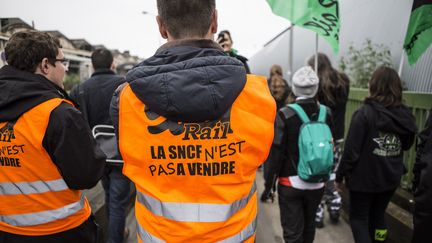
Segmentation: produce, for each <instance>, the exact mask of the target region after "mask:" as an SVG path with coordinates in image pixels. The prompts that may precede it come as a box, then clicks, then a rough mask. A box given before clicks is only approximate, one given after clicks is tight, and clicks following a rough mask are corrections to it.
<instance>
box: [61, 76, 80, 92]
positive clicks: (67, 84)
mask: <svg viewBox="0 0 432 243" xmlns="http://www.w3.org/2000/svg"><path fill="white" fill-rule="evenodd" d="M79 82H80V77H79V75H78V74H75V73H73V74H66V77H65V80H64V83H63V84H64V89H65V90H66V91H68V92H69V91H70V90H71V89H72V88H73V87H74V86H75V84H77V83H79Z"/></svg>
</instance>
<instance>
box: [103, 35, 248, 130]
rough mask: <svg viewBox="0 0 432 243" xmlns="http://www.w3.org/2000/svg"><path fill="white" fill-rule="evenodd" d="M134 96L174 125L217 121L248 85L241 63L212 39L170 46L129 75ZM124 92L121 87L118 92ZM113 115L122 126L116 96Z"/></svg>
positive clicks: (177, 43)
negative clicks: (174, 123)
mask: <svg viewBox="0 0 432 243" xmlns="http://www.w3.org/2000/svg"><path fill="white" fill-rule="evenodd" d="M126 81H127V82H128V83H129V84H130V86H131V89H132V91H133V92H134V93H135V95H136V96H137V97H138V98H139V99H140V100H141V101H142V102H143V103H144V104H145V105H146V107H147V108H149V109H150V110H151V111H153V112H155V113H157V114H159V115H162V116H164V117H166V118H168V119H170V120H172V121H182V122H204V121H212V120H216V119H218V118H220V117H222V115H223V114H224V113H225V112H226V111H227V110H228V109H229V108H230V107H231V105H232V104H233V102H234V101H235V99H236V98H237V96H238V95H239V94H240V92H241V91H242V89H243V87H244V85H245V83H246V72H245V69H244V67H243V64H242V63H241V62H240V61H238V60H237V59H235V58H232V57H229V56H226V54H225V53H224V52H223V50H222V49H221V48H220V46H219V45H218V44H217V43H216V42H213V41H211V40H203V39H201V40H181V41H172V42H168V43H166V44H165V45H163V46H161V47H160V48H159V49H158V50H157V51H156V54H155V55H154V56H152V57H150V58H148V59H147V60H145V61H144V62H142V63H140V64H139V65H137V66H136V67H135V68H133V69H132V70H131V71H129V72H128V74H127V75H126ZM120 89H121V88H120ZM120 89H118V90H117V92H116V94H115V96H114V97H113V100H112V103H111V116H112V121H113V123H114V126H115V127H118V93H119V91H120Z"/></svg>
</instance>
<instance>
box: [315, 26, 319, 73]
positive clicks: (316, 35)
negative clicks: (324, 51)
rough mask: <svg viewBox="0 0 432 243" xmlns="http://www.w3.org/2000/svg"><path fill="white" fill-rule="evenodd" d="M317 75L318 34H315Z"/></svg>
mask: <svg viewBox="0 0 432 243" xmlns="http://www.w3.org/2000/svg"><path fill="white" fill-rule="evenodd" d="M315 73H318V34H315Z"/></svg>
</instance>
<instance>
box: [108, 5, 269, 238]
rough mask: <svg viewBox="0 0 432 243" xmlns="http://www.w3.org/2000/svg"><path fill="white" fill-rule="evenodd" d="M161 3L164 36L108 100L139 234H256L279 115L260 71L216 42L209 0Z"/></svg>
mask: <svg viewBox="0 0 432 243" xmlns="http://www.w3.org/2000/svg"><path fill="white" fill-rule="evenodd" d="M157 7H158V16H157V21H158V24H159V31H160V33H161V36H162V37H163V38H165V39H167V40H168V42H167V43H166V44H164V45H162V46H161V47H160V48H159V49H158V50H157V51H156V53H155V55H154V56H152V57H150V58H148V59H146V60H145V61H144V62H142V63H140V64H138V65H137V66H136V67H135V68H133V69H132V70H131V71H129V73H128V74H127V75H126V81H127V84H126V85H124V86H123V87H121V88H119V89H118V92H116V95H115V96H114V97H113V100H112V106H111V109H112V110H111V114H112V120H113V122H114V126H115V127H117V128H118V132H119V136H118V138H119V146H120V152H121V155H122V157H123V159H124V162H125V163H124V168H123V173H124V174H125V175H126V176H128V177H129V178H130V179H131V180H132V181H133V182H134V183H135V186H136V189H137V200H136V203H135V212H136V218H137V223H138V224H137V225H138V238H139V239H138V241H139V242H219V241H226V242H254V240H255V229H256V219H257V192H256V186H255V184H254V180H255V176H256V171H257V168H258V166H259V165H260V164H262V163H263V161H264V160H265V159H266V158H267V155H268V153H269V149H270V145H271V142H272V139H273V124H274V118H275V113H276V105H275V102H274V100H273V98H272V97H271V94H270V91H269V90H268V86H267V82H266V79H265V77H261V76H255V75H246V71H245V68H244V66H243V64H242V63H241V62H240V61H238V60H237V59H235V58H231V57H229V56H227V55H226V54H225V53H224V52H223V50H222V48H221V47H220V45H219V44H218V43H216V42H215V41H213V38H214V34H215V33H216V31H217V11H216V8H215V1H214V0H176V1H173V0H158V1H157ZM257 90H259V91H260V92H257Z"/></svg>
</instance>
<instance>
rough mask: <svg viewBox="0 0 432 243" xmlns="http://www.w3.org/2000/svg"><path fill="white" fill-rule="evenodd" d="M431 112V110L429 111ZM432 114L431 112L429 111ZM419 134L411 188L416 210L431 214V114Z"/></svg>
mask: <svg viewBox="0 0 432 243" xmlns="http://www.w3.org/2000/svg"><path fill="white" fill-rule="evenodd" d="M431 112H432V111H431ZM431 114H432V113H431ZM431 114H429V118H428V120H427V122H426V126H425V129H424V130H423V131H422V132H421V133H420V135H419V140H420V141H419V144H418V146H417V156H416V162H415V163H414V168H413V173H414V181H413V190H414V200H415V203H416V211H422V212H426V213H429V214H432V115H431Z"/></svg>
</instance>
